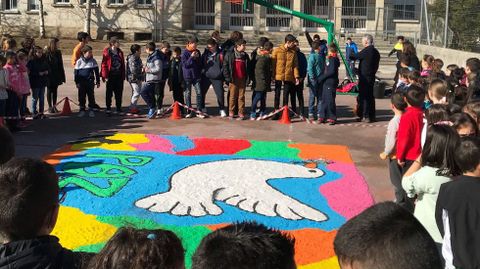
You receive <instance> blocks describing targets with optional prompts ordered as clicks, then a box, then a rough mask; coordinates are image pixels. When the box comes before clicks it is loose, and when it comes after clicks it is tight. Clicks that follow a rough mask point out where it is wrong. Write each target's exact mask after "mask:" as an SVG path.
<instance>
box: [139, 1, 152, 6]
mask: <svg viewBox="0 0 480 269" xmlns="http://www.w3.org/2000/svg"><path fill="white" fill-rule="evenodd" d="M151 5H152V0H137V6H151Z"/></svg>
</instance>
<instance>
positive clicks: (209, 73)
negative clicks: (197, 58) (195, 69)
mask: <svg viewBox="0 0 480 269" xmlns="http://www.w3.org/2000/svg"><path fill="white" fill-rule="evenodd" d="M222 66H223V53H221V52H217V54H216V55H215V60H214V61H212V62H209V63H207V64H206V67H208V69H206V71H205V76H206V77H207V78H209V79H223V70H222Z"/></svg>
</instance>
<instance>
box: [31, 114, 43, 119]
mask: <svg viewBox="0 0 480 269" xmlns="http://www.w3.org/2000/svg"><path fill="white" fill-rule="evenodd" d="M41 117H42V115H41V114H39V113H35V114H34V115H33V119H34V120H38V119H40V118H41Z"/></svg>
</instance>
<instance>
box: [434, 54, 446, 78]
mask: <svg viewBox="0 0 480 269" xmlns="http://www.w3.org/2000/svg"><path fill="white" fill-rule="evenodd" d="M443 65H444V63H443V61H442V59H435V61H434V62H433V66H432V77H433V78H439V79H443V80H445V79H447V76H446V75H445V72H443V71H442V68H443Z"/></svg>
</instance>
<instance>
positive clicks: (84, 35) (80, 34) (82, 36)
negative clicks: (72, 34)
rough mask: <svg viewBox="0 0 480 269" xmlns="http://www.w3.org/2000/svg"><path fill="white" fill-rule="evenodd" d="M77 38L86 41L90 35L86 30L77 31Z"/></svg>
mask: <svg viewBox="0 0 480 269" xmlns="http://www.w3.org/2000/svg"><path fill="white" fill-rule="evenodd" d="M77 40H78V41H79V42H84V43H88V41H90V35H89V34H88V33H86V32H78V33H77Z"/></svg>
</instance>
